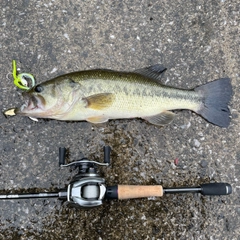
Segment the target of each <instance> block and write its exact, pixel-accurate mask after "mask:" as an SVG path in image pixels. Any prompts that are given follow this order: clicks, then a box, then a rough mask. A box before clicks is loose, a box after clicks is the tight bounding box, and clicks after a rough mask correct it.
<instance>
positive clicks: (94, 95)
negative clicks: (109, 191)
mask: <svg viewBox="0 0 240 240" xmlns="http://www.w3.org/2000/svg"><path fill="white" fill-rule="evenodd" d="M165 71H166V68H165V67H164V66H163V65H161V64H156V65H153V66H150V67H146V68H141V69H137V70H135V71H133V72H124V71H114V70H109V69H94V70H83V71H78V72H72V73H68V74H64V75H61V76H58V77H55V78H53V79H50V80H48V81H45V82H42V83H40V84H37V85H35V86H34V87H32V88H31V89H30V90H28V91H26V92H24V93H23V94H22V95H23V98H24V100H25V102H24V104H23V105H22V106H21V107H19V108H16V109H15V111H14V112H15V114H17V115H22V116H28V117H31V118H34V119H38V118H48V119H56V120H64V121H88V122H90V123H94V124H97V123H103V122H107V121H108V120H109V119H128V118H142V119H144V120H146V121H148V122H149V123H151V124H154V125H158V126H164V125H166V124H169V123H171V122H172V121H173V119H174V118H175V115H176V114H175V113H174V111H173V110H177V109H186V110H191V111H193V112H195V113H197V114H199V115H200V116H202V117H203V118H204V119H205V120H207V121H208V122H210V123H212V124H214V125H217V126H219V127H223V128H226V127H228V126H229V124H230V120H231V116H230V110H229V106H228V105H229V103H230V101H231V98H232V95H233V90H232V85H231V79H230V78H220V79H217V80H214V81H212V82H208V83H206V84H204V85H201V86H198V87H196V88H194V89H181V88H174V87H172V86H167V85H164V84H163V83H162V77H163V75H164V73H165Z"/></svg>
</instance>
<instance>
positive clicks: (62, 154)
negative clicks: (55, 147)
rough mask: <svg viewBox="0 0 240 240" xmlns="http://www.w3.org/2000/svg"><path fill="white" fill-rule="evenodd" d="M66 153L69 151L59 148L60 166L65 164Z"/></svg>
mask: <svg viewBox="0 0 240 240" xmlns="http://www.w3.org/2000/svg"><path fill="white" fill-rule="evenodd" d="M66 151H67V149H66V148H65V147H60V148H59V166H61V165H64V164H65V157H66Z"/></svg>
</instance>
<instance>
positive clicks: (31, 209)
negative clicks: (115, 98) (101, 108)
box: [0, 0, 240, 240]
mask: <svg viewBox="0 0 240 240" xmlns="http://www.w3.org/2000/svg"><path fill="white" fill-rule="evenodd" d="M0 6H1V8H0V12H1V15H0V16H1V17H0V25H1V28H0V36H1V37H0V54H1V55H0V69H1V72H0V76H1V89H0V93H1V94H0V103H1V110H2V111H4V110H6V109H8V108H11V107H15V106H19V105H20V104H21V103H22V98H21V92H22V91H21V90H19V89H16V87H15V86H14V85H13V82H12V77H11V75H9V74H8V73H9V72H11V71H12V66H11V62H12V60H13V59H15V60H16V61H17V64H18V67H19V68H20V69H21V70H20V71H21V72H27V73H32V74H33V75H34V76H35V77H36V80H37V82H38V83H39V82H42V81H45V80H47V79H51V78H53V77H55V76H57V75H60V74H63V73H68V72H72V71H77V70H83V69H94V68H109V69H116V70H126V71H131V70H134V69H138V68H142V67H145V66H150V65H153V64H156V63H162V64H164V65H165V66H166V67H167V68H168V71H167V72H166V73H165V76H164V77H165V78H164V79H163V81H164V83H166V84H168V85H171V86H176V87H181V88H193V87H195V86H197V85H201V84H204V83H206V82H209V81H211V80H214V79H217V78H220V77H230V78H231V79H232V85H233V89H234V96H233V99H232V102H231V105H230V109H231V113H232V121H231V124H230V126H229V127H228V128H227V129H222V128H220V127H217V126H214V125H212V124H209V123H208V122H206V121H205V120H204V119H202V118H201V117H200V116H198V115H196V114H195V113H192V112H190V111H186V110H183V111H178V112H177V113H178V115H177V117H176V119H175V120H174V121H173V123H171V124H170V125H168V126H166V127H164V128H161V127H156V126H154V125H150V124H148V123H147V122H145V121H144V120H140V119H133V120H112V121H110V122H108V123H106V124H101V125H92V124H90V123H87V122H61V121H56V120H42V119H41V120H39V121H38V122H33V121H32V120H30V119H29V118H27V117H19V116H16V117H11V118H5V117H4V115H3V114H1V115H0V134H1V138H0V139H1V141H0V149H1V157H0V165H1V166H0V177H1V181H0V189H1V192H3V193H5V192H6V191H11V192H14V191H16V192H24V191H39V190H41V189H47V190H53V189H56V188H63V187H64V186H65V185H66V184H67V183H69V181H70V179H71V177H72V176H74V174H75V173H76V171H70V170H69V169H60V168H59V167H58V147H60V146H65V147H66V148H68V150H69V153H70V155H69V159H70V160H71V161H72V160H76V159H79V158H81V157H83V156H85V157H88V158H90V159H92V160H98V161H102V160H103V153H102V147H103V146H104V145H110V146H111V147H112V149H113V151H112V155H111V159H112V165H111V167H110V168H104V167H101V168H100V174H101V176H103V177H105V178H106V181H107V183H108V184H109V185H112V184H117V183H118V184H161V185H163V186H164V187H173V186H195V185H199V184H201V183H207V182H228V183H230V184H231V185H232V187H233V193H232V195H228V196H214V197H209V196H201V195H199V194H179V195H166V196H164V197H162V198H149V199H138V200H125V201H106V202H105V203H104V204H103V205H102V206H101V207H99V208H95V209H91V210H87V211H86V210H76V209H70V208H68V207H66V206H65V205H63V204H62V203H61V201H59V200H57V199H44V200H42V199H40V200H37V199H33V200H19V201H2V202H1V203H0V206H1V214H0V238H1V239H99V240H100V239H152V240H154V239H236V240H237V239H238V240H239V239H240V220H239V219H240V183H239V174H240V163H239V162H240V150H239V144H240V140H239V133H240V124H239V104H240V100H239V99H240V93H239V89H240V83H239V81H240V79H239V66H240V58H239V45H240V40H239V10H240V9H239V1H237V0H233V1H229V0H213V1H204V0H199V1H184V2H181V1H177V0H173V1H136V0H131V1H130V0H129V1H99V0H95V1H93V0H84V1H80V0H78V1H72V0H67V1H63V0H51V1H47V0H42V1H29V0H22V1H8V0H2V1H1V3H0ZM176 158H178V161H179V163H178V165H175V164H174V161H175V159H176Z"/></svg>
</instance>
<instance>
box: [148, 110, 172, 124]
mask: <svg viewBox="0 0 240 240" xmlns="http://www.w3.org/2000/svg"><path fill="white" fill-rule="evenodd" d="M174 116H175V114H174V113H173V112H170V111H164V112H161V113H159V114H157V115H154V116H150V117H145V118H144V119H145V120H147V121H148V122H150V123H152V124H155V125H159V126H163V125H166V124H169V123H170V122H172V120H173V119H174Z"/></svg>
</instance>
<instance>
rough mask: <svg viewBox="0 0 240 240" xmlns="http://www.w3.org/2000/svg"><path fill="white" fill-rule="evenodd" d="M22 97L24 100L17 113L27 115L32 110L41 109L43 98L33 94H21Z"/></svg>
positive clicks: (38, 110) (32, 111) (37, 110)
mask: <svg viewBox="0 0 240 240" xmlns="http://www.w3.org/2000/svg"><path fill="white" fill-rule="evenodd" d="M23 97H24V100H25V101H24V103H23V105H22V106H21V107H20V108H18V109H17V111H16V113H17V114H22V115H25V114H26V115H27V114H30V113H34V112H40V111H43V102H44V99H43V98H42V97H41V96H37V97H36V96H34V95H28V94H23Z"/></svg>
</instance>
